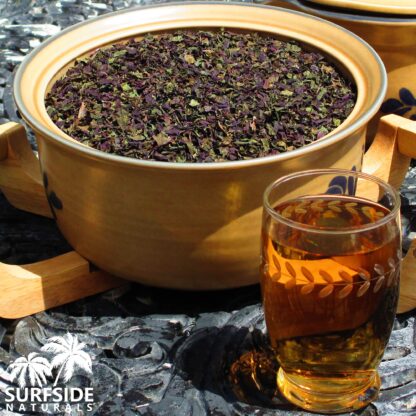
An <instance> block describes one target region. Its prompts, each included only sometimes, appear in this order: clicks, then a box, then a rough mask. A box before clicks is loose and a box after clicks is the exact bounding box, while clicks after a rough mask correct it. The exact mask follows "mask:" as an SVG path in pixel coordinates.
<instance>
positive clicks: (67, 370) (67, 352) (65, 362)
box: [41, 333, 92, 387]
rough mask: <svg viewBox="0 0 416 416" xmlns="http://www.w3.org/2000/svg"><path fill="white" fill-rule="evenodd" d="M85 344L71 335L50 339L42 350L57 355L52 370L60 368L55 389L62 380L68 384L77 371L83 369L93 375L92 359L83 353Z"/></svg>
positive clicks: (52, 363) (52, 362)
mask: <svg viewBox="0 0 416 416" xmlns="http://www.w3.org/2000/svg"><path fill="white" fill-rule="evenodd" d="M84 347H85V344H84V343H83V342H79V341H78V338H77V337H76V336H72V335H71V334H70V333H67V334H65V335H64V336H63V337H52V338H49V340H48V343H47V344H45V345H44V346H43V347H42V348H41V350H42V351H45V352H50V353H53V354H55V356H54V357H53V359H52V361H51V364H50V365H51V368H59V370H58V374H57V376H56V378H55V382H54V383H53V386H54V387H55V386H56V385H57V383H58V381H59V379H60V378H62V380H63V381H64V382H65V383H67V382H68V381H69V380H70V379H71V378H72V376H73V375H74V371H75V369H76V368H77V367H78V368H81V369H83V370H84V371H86V372H87V373H89V374H92V362H91V357H90V356H89V355H88V354H87V353H86V352H85V351H83V349H84Z"/></svg>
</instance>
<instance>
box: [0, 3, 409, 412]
mask: <svg viewBox="0 0 416 416" xmlns="http://www.w3.org/2000/svg"><path fill="white" fill-rule="evenodd" d="M159 2H160V1H150V0H136V1H129V0H114V1H100V2H98V1H97V2H93V1H77V0H61V1H46V0H36V1H30V0H20V1H9V2H7V1H5V0H3V1H2V0H0V123H4V122H6V121H7V120H19V116H18V113H17V111H16V108H15V106H14V103H13V99H12V93H11V80H12V76H13V71H14V69H15V68H16V67H17V65H18V64H19V63H20V62H21V61H22V59H23V58H24V56H25V55H26V54H27V53H28V52H29V51H30V50H32V49H33V48H34V47H36V46H37V45H39V44H40V43H41V42H42V41H43V40H44V39H46V38H48V37H49V36H50V35H53V34H55V33H57V32H59V31H60V30H61V29H63V28H65V27H67V26H70V25H72V24H75V23H78V22H81V21H83V20H85V19H88V18H92V17H95V16H97V15H100V14H103V13H107V12H110V11H113V10H118V9H122V8H125V7H131V6H134V5H143V4H150V3H159ZM249 2H250V1H249ZM32 144H33V147H34V149H35V148H36V145H35V142H34V141H32ZM402 197H403V208H402V212H403V214H404V219H403V226H404V227H403V229H404V233H405V237H404V245H405V246H407V245H408V242H409V239H410V238H411V237H414V233H413V231H414V228H413V227H414V226H413V227H412V224H415V220H416V168H415V169H411V170H410V171H409V174H408V176H407V179H406V182H405V184H404V186H403V190H402ZM68 250H70V247H69V246H68V244H67V243H66V242H65V240H64V239H63V237H62V236H61V235H60V233H59V231H58V229H57V228H56V226H55V224H54V222H53V221H52V220H48V219H44V218H40V217H37V216H35V215H31V214H28V213H24V212H21V211H18V210H16V209H14V208H13V207H11V206H10V205H9V204H8V203H7V201H6V200H5V198H4V197H3V196H2V195H1V194H0V261H2V262H6V263H11V264H12V263H14V264H24V263H29V262H34V261H37V260H41V259H45V258H48V257H52V256H55V255H58V254H60V253H64V252H66V251H68ZM0 278H1V276H0ZM1 296H2V295H1V294H0V301H1ZM415 316H416V315H415V312H413V313H409V314H406V315H402V316H400V317H398V318H397V319H396V323H395V329H394V331H393V335H392V337H391V340H390V343H389V346H388V348H387V350H386V353H385V356H384V360H383V363H382V365H381V368H380V370H381V375H382V381H383V390H382V393H381V395H380V398H379V399H378V400H377V402H375V403H374V404H372V405H370V406H368V407H367V408H366V409H364V410H362V411H361V412H359V414H361V415H367V416H370V415H380V416H381V415H383V416H399V415H416V324H415ZM67 331H69V332H71V333H72V334H76V335H77V336H78V337H79V338H80V340H82V341H83V342H85V343H86V345H87V348H86V349H87V351H88V352H89V353H90V354H91V356H92V357H93V359H94V360H93V376H90V377H86V376H85V374H82V373H80V374H79V375H78V376H77V377H74V378H73V379H72V380H71V384H73V385H80V386H82V385H84V386H85V385H88V386H92V387H94V391H95V402H96V403H95V408H94V409H95V410H94V411H93V412H89V413H88V414H91V415H92V414H94V415H155V416H163V415H169V416H187V415H194V416H205V415H216V416H231V415H233V416H234V415H262V416H269V415H270V416H272V415H307V413H306V412H302V411H298V410H296V409H295V408H294V407H293V406H291V405H289V404H287V403H286V402H285V401H284V400H282V399H281V398H280V397H279V396H278V395H274V394H273V392H274V388H275V385H274V378H273V376H272V375H270V374H266V375H264V374H262V375H259V380H258V381H259V382H260V383H261V384H262V386H263V392H262V393H260V392H259V391H258V390H256V388H255V387H254V386H253V383H252V380H251V378H250V377H247V373H249V370H250V368H244V367H242V368H241V369H240V371H238V372H237V373H234V378H236V379H238V380H239V381H240V384H239V388H236V387H235V386H234V385H233V383H231V381H230V367H231V364H232V363H233V362H234V361H235V360H236V359H237V358H238V357H240V356H241V355H242V354H243V353H245V352H246V351H250V350H254V351H255V354H256V356H257V358H258V359H259V360H270V357H269V355H268V350H267V342H266V341H265V336H264V332H265V327H264V320H263V315H262V311H261V306H260V293H259V288H258V287H257V286H254V287H249V288H243V289H238V290H232V291H221V292H214V293H183V292H176V291H169V290H159V289H152V288H148V287H143V286H140V285H135V284H130V285H128V286H126V287H124V288H121V289H117V290H113V291H110V292H107V293H105V294H102V295H99V296H94V297H91V298H88V299H84V300H81V301H78V302H74V303H72V304H69V305H66V306H63V307H60V308H56V309H54V310H51V311H48V312H45V313H39V314H36V315H34V316H31V317H27V318H25V319H20V320H16V321H8V320H1V319H0V374H1V372H2V370H5V369H6V368H7V366H8V364H9V363H10V362H11V361H13V360H14V359H16V358H17V357H18V356H21V355H27V354H29V353H30V352H35V351H38V350H39V349H40V348H41V347H42V345H44V343H45V342H46V339H48V338H49V337H51V336H54V335H63V334H65V333H66V332H67ZM271 365H275V364H273V363H272V364H271ZM254 370H257V369H256V368H255V369H254ZM8 385H10V382H9V381H7V378H4V377H2V376H1V375H0V409H1V408H3V404H4V388H5V387H6V386H8ZM240 399H241V400H240ZM13 414H18V413H13ZM21 414H28V413H21ZM33 414H38V415H39V414H49V413H33ZM71 414H80V413H77V412H74V413H71ZM0 415H12V413H10V412H9V413H7V412H5V411H3V410H0Z"/></svg>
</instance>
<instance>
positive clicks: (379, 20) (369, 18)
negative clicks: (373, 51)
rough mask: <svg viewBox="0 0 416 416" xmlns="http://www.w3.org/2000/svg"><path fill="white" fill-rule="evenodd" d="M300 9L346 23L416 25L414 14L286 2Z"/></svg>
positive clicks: (301, 0)
mask: <svg viewBox="0 0 416 416" xmlns="http://www.w3.org/2000/svg"><path fill="white" fill-rule="evenodd" d="M286 1H288V2H289V3H292V4H294V5H295V6H296V7H299V8H301V9H302V10H304V11H305V13H307V12H308V11H309V12H311V13H316V14H319V15H320V16H322V18H328V19H338V20H341V21H346V22H350V21H353V22H357V23H363V24H369V25H380V24H383V25H387V26H414V25H415V23H416V15H414V14H394V13H387V12H370V11H368V10H360V9H356V10H353V9H345V8H339V9H337V8H336V7H334V6H332V7H331V6H329V5H325V4H319V3H318V2H316V3H315V2H313V1H310V0H306V1H305V0H286Z"/></svg>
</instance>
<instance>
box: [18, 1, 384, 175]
mask: <svg viewBox="0 0 416 416" xmlns="http://www.w3.org/2000/svg"><path fill="white" fill-rule="evenodd" d="M189 5H201V6H202V5H203V6H207V5H221V6H223V7H224V6H225V7H235V6H238V7H248V8H261V9H269V10H274V11H280V12H284V13H289V14H294V15H299V16H302V17H306V18H308V19H311V20H315V21H316V22H317V23H321V24H322V23H324V24H326V25H329V26H333V27H334V28H336V29H337V30H340V31H342V32H345V33H346V34H347V35H348V36H350V37H354V38H355V39H356V40H358V41H359V42H360V43H361V44H363V46H365V47H366V48H367V50H368V52H370V54H371V55H372V56H373V58H374V59H375V61H376V62H377V64H378V66H377V68H375V70H377V71H378V74H379V76H380V83H381V87H380V88H379V90H378V93H377V95H376V96H375V98H374V100H373V103H372V104H371V105H370V106H369V108H368V109H367V110H366V111H365V112H363V114H361V115H358V116H357V118H356V119H355V120H353V121H352V123H351V124H349V125H347V126H346V127H345V128H341V129H340V130H338V129H339V128H340V127H342V125H343V124H344V123H345V121H344V122H343V123H341V125H340V127H338V128H337V129H335V130H333V131H332V132H330V133H329V134H327V135H326V136H324V137H323V138H321V139H319V140H316V141H315V142H313V143H310V144H308V145H305V146H303V147H300V148H298V149H294V150H291V151H288V152H284V153H279V154H275V155H270V156H264V157H260V158H253V159H248V160H238V161H224V162H209V163H208V162H205V163H204V162H183V163H177V162H162V161H154V160H143V159H135V158H130V157H127V156H120V155H116V154H112V153H106V152H103V151H101V150H98V149H95V148H92V147H89V146H87V145H85V144H83V143H80V142H78V141H76V140H75V139H72V138H71V137H70V136H69V135H66V133H64V132H62V135H59V134H57V133H55V132H53V131H51V130H49V129H48V128H47V127H46V126H45V125H44V124H42V122H41V121H39V120H38V119H37V118H36V117H35V116H33V115H32V114H31V112H30V111H29V110H28V109H27V108H26V106H25V104H24V102H23V94H22V89H21V88H19V85H20V83H21V80H22V77H23V75H24V74H25V71H26V68H27V67H28V65H29V64H30V63H31V62H32V60H33V59H34V58H35V56H36V55H37V54H38V53H39V52H40V51H42V50H43V49H45V48H46V47H48V46H49V45H50V44H51V43H53V42H54V41H55V40H56V39H57V38H60V37H61V36H64V35H65V34H67V33H69V32H71V31H74V30H75V29H77V28H79V27H82V26H84V25H88V24H91V23H95V22H97V21H100V20H105V19H108V18H111V17H113V16H118V15H122V14H128V13H131V12H135V11H137V10H145V9H154V8H164V7H166V8H169V7H171V8H172V7H186V6H189ZM139 33H140V32H139ZM386 91H387V73H386V69H385V67H384V64H383V62H382V60H381V58H380V56H379V55H378V54H377V52H376V51H375V50H374V48H372V47H371V46H370V45H369V44H368V43H367V42H366V41H365V40H363V39H362V38H360V37H359V36H358V35H356V34H354V33H353V32H351V31H349V30H348V29H345V28H343V27H342V26H339V25H337V24H335V23H332V22H330V21H327V20H325V19H322V18H320V17H317V16H311V15H309V14H307V13H303V12H300V11H295V10H288V9H285V8H281V7H274V6H267V5H260V4H253V3H242V2H237V1H232V2H224V1H211V0H208V1H204V0H201V1H189V2H188V1H187V2H176V1H175V2H172V3H162V4H153V5H147V6H137V7H132V8H127V9H122V10H118V11H115V12H112V13H107V14H104V15H101V16H98V17H95V18H93V19H88V20H86V21H84V22H80V23H78V24H75V25H72V26H69V27H68V28H66V29H64V30H62V31H60V32H58V33H57V34H55V35H53V36H51V37H50V38H48V39H47V40H46V41H44V42H43V43H42V44H41V45H39V46H38V47H37V48H35V49H34V50H33V51H32V52H31V53H30V54H29V55H27V56H26V58H25V59H24V60H23V62H22V63H21V64H20V66H19V67H18V69H17V72H16V75H15V77H14V82H13V96H14V100H15V102H16V105H17V107H18V109H19V111H20V113H21V115H22V117H23V118H24V120H26V121H27V122H28V124H29V125H30V127H32V128H33V129H34V130H35V132H39V133H41V134H42V136H44V137H49V138H52V139H53V142H54V143H56V144H59V145H61V146H63V147H65V148H69V149H71V150H72V151H74V152H76V153H78V152H81V153H83V154H84V155H85V156H88V157H90V158H92V159H94V160H100V161H103V160H105V161H107V162H111V163H114V164H119V163H122V164H123V165H125V166H140V167H146V168H158V169H160V168H162V169H168V170H204V171H205V170H224V169H226V170H230V169H231V170H233V169H240V168H248V167H254V166H258V165H267V164H270V163H276V162H277V161H284V160H287V159H294V158H296V157H300V156H303V155H306V154H309V153H311V152H313V151H315V150H319V149H321V148H325V147H327V146H329V145H332V144H334V143H336V142H338V141H340V140H343V139H344V138H346V137H348V136H350V135H353V134H354V132H356V131H357V130H358V129H360V128H362V127H363V126H366V125H367V124H368V122H369V121H370V119H371V118H372V117H373V116H374V115H375V114H376V113H377V111H378V109H379V107H380V106H381V104H382V102H383V99H384V97H385V94H386ZM45 111H46V110H45ZM346 120H348V118H347V119H346ZM65 135H66V136H68V137H69V139H68V138H66V137H65Z"/></svg>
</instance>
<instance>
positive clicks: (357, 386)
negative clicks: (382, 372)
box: [277, 368, 380, 414]
mask: <svg viewBox="0 0 416 416" xmlns="http://www.w3.org/2000/svg"><path fill="white" fill-rule="evenodd" d="M277 385H278V386H279V390H280V391H281V393H282V394H283V396H285V397H286V399H287V400H289V401H290V402H291V403H293V404H295V405H297V406H299V407H301V408H303V409H306V410H309V411H312V412H319V413H331V414H332V413H346V412H350V411H353V410H357V409H360V408H362V407H364V406H366V405H367V404H369V403H370V402H372V401H374V400H375V399H376V398H377V396H378V392H379V390H380V377H379V375H378V373H377V371H376V370H374V371H370V372H369V371H366V372H363V373H358V372H357V373H354V374H353V375H351V376H349V375H345V376H343V377H337V378H335V377H333V378H328V377H313V376H310V375H308V376H302V375H299V374H287V373H286V372H285V371H284V370H283V369H282V368H280V369H279V371H278V373H277Z"/></svg>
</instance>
